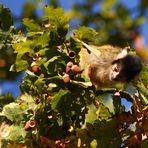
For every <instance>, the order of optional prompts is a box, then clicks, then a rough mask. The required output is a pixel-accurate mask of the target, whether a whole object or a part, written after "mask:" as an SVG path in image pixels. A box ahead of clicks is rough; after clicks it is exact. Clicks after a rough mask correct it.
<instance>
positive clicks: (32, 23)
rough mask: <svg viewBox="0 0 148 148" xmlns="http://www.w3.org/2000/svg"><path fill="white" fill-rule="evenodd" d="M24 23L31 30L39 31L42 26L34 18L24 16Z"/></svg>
mask: <svg viewBox="0 0 148 148" xmlns="http://www.w3.org/2000/svg"><path fill="white" fill-rule="evenodd" d="M23 24H24V25H25V26H27V27H28V29H29V30H30V31H39V30H40V26H39V25H38V24H37V23H36V22H35V21H34V20H31V19H28V18H24V19H23Z"/></svg>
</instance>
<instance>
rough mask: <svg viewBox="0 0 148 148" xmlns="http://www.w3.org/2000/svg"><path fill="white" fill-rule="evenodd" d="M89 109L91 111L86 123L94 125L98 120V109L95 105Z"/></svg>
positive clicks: (87, 115)
mask: <svg viewBox="0 0 148 148" xmlns="http://www.w3.org/2000/svg"><path fill="white" fill-rule="evenodd" d="M88 108H89V110H88V113H87V114H86V117H85V123H87V122H89V123H93V122H94V121H95V120H96V119H97V114H96V111H97V109H96V107H95V106H94V105H93V104H91V105H89V106H88Z"/></svg>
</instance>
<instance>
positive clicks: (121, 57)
mask: <svg viewBox="0 0 148 148" xmlns="http://www.w3.org/2000/svg"><path fill="white" fill-rule="evenodd" d="M126 56H127V49H123V50H122V51H121V52H120V53H119V54H118V55H117V57H116V59H115V60H119V59H123V58H125V57H126Z"/></svg>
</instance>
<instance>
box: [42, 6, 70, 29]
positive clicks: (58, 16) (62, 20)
mask: <svg viewBox="0 0 148 148" xmlns="http://www.w3.org/2000/svg"><path fill="white" fill-rule="evenodd" d="M44 13H45V17H46V18H48V20H49V23H51V24H52V25H53V26H54V25H55V26H56V27H64V26H65V25H67V23H68V21H69V19H70V18H69V17H67V15H65V14H64V10H63V9H62V8H53V7H51V6H49V7H45V8H44Z"/></svg>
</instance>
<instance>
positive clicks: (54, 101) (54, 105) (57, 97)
mask: <svg viewBox="0 0 148 148" xmlns="http://www.w3.org/2000/svg"><path fill="white" fill-rule="evenodd" d="M68 93H69V91H68V90H60V91H59V92H58V93H57V94H56V95H55V96H54V98H53V99H52V100H51V106H52V109H56V108H57V105H58V104H59V102H60V100H61V99H62V98H63V97H64V96H65V95H67V94H68Z"/></svg>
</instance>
